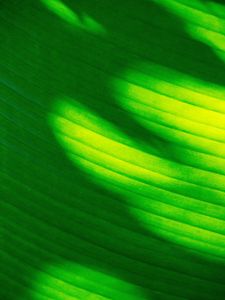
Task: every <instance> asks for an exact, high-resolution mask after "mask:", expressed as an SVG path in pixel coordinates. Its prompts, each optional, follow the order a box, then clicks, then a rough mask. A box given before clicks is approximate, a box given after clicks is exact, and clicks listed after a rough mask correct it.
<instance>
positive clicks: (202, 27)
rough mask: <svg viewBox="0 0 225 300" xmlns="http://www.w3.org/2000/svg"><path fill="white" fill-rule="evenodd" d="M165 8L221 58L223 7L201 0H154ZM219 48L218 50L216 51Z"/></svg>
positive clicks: (224, 36)
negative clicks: (180, 19)
mask: <svg viewBox="0 0 225 300" xmlns="http://www.w3.org/2000/svg"><path fill="white" fill-rule="evenodd" d="M155 2H157V3H158V4H160V5H162V6H164V7H165V8H166V9H167V10H169V11H170V12H172V13H174V14H175V15H177V16H179V17H180V18H182V19H183V20H184V21H185V26H186V30H187V31H188V33H189V34H190V35H191V36H192V37H193V38H194V39H197V40H199V41H201V42H203V43H205V44H207V45H208V46H210V47H211V48H212V50H213V51H214V52H215V53H216V54H217V55H218V56H219V57H220V58H222V59H224V55H223V54H221V53H220V51H221V50H222V51H225V20H224V15H223V14H221V12H220V13H219V11H222V12H224V11H225V9H224V7H222V6H221V5H219V6H218V4H215V3H207V2H205V3H204V2H203V1H198V0H195V1H191V2H190V1H184V0H183V1H177V0H165V1H164V0H155ZM218 50H220V51H218Z"/></svg>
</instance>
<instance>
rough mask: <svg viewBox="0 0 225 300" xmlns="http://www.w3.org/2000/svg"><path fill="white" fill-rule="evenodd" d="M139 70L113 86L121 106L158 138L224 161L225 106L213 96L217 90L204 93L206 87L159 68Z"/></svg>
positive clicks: (143, 66)
mask: <svg viewBox="0 0 225 300" xmlns="http://www.w3.org/2000/svg"><path fill="white" fill-rule="evenodd" d="M136 69H137V71H130V72H129V71H127V72H126V74H123V77H124V79H123V80H121V79H116V80H115V82H114V83H113V84H114V89H115V92H116V93H117V94H118V93H119V94H120V96H118V100H119V102H120V105H121V106H122V107H123V108H124V109H125V110H129V111H130V112H131V113H132V115H133V117H134V118H136V119H137V120H138V121H139V122H140V123H142V124H143V125H144V126H145V127H147V128H148V129H149V130H150V131H151V132H154V133H156V134H157V136H160V137H162V138H163V139H165V140H167V141H169V142H171V143H175V144H178V145H181V146H183V145H185V146H186V147H189V148H190V149H193V150H195V151H199V152H202V153H208V154H210V155H213V156H218V157H222V158H225V144H224V142H225V118H224V109H225V104H224V103H225V102H224V101H221V100H219V99H217V98H215V96H214V97H212V96H211V95H210V94H214V95H217V93H218V90H217V87H216V86H215V87H211V90H210V91H209V90H208V91H207V89H206V90H204V87H206V86H207V83H204V82H200V81H199V82H198V81H197V80H196V82H194V81H193V79H190V78H188V77H187V76H183V75H182V74H179V73H178V72H177V73H176V72H175V71H172V70H170V69H167V68H163V67H161V66H157V65H144V64H141V65H140V66H136ZM139 70H142V72H140V71H139ZM154 74H155V76H154ZM160 74H163V75H160ZM143 83H144V85H143ZM141 84H142V86H141ZM218 89H219V88H218ZM196 90H198V91H196ZM220 90H221V91H222V89H221V88H220ZM214 91H215V92H214ZM224 92H225V91H224ZM201 104H202V105H201ZM199 105H200V106H199ZM203 105H204V106H203ZM202 106H203V107H202ZM211 109H213V110H217V111H213V110H211Z"/></svg>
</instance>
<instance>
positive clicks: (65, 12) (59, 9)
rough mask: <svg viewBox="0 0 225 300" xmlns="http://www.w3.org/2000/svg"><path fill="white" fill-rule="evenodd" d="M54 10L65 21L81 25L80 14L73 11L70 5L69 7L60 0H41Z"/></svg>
mask: <svg viewBox="0 0 225 300" xmlns="http://www.w3.org/2000/svg"><path fill="white" fill-rule="evenodd" d="M41 1H42V2H43V3H44V4H45V5H46V6H47V7H48V8H49V9H50V10H51V11H52V12H54V13H55V14H56V15H58V16H59V17H60V18H61V19H63V20H64V21H66V22H68V23H70V24H72V25H76V26H80V20H79V17H78V15H77V14H76V13H75V12H74V11H72V10H71V9H70V8H69V7H67V6H66V5H65V4H64V3H63V2H62V1H60V0H41Z"/></svg>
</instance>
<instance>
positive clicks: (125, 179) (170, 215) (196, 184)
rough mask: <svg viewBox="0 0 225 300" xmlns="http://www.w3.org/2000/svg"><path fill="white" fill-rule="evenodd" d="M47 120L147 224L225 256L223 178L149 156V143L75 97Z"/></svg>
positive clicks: (78, 159) (75, 156)
mask: <svg viewBox="0 0 225 300" xmlns="http://www.w3.org/2000/svg"><path fill="white" fill-rule="evenodd" d="M126 105H127V107H128V109H129V106H128V103H127V104H126ZM132 109H133V108H132ZM132 109H131V112H132ZM136 110H138V109H137V108H136ZM49 121H50V124H51V126H52V127H53V129H54V132H55V134H56V137H57V139H58V140H59V142H60V143H61V145H62V146H63V148H64V149H65V151H66V153H67V155H68V156H69V157H70V159H71V160H72V161H73V162H74V163H75V164H76V165H77V166H79V167H80V168H81V169H83V170H84V171H86V172H87V173H89V174H90V176H91V177H90V178H91V179H92V180H94V181H95V182H98V183H99V184H101V185H103V186H105V188H107V189H110V190H112V191H114V192H116V193H118V194H119V195H122V196H123V198H124V199H125V200H126V201H127V204H128V209H129V210H130V212H131V213H132V214H133V215H134V216H135V217H136V218H137V219H138V220H139V221H140V222H141V224H142V225H143V226H145V227H146V228H148V229H149V230H150V231H153V232H155V233H157V234H160V235H162V236H163V237H165V238H168V239H171V240H172V241H174V242H176V243H179V244H182V245H184V246H185V247H188V248H192V249H195V250H198V251H200V252H201V253H206V254H211V255H216V256H220V257H222V258H225V250H224V249H225V236H224V234H225V220H224V219H225V218H224V216H225V207H224V196H225V193H224V191H225V177H224V176H222V175H219V174H216V173H211V172H208V171H204V170H200V169H197V168H195V167H192V166H185V165H183V164H179V163H175V162H174V161H170V160H167V159H163V158H160V157H158V156H155V155H150V154H149V153H147V151H146V149H147V146H146V148H145V147H144V146H143V147H142V148H140V146H138V144H136V143H134V142H132V141H131V139H130V138H128V137H126V136H125V135H124V134H122V133H121V132H120V131H119V130H118V129H117V128H115V127H114V126H112V125H111V124H110V123H109V122H107V121H105V120H103V119H101V118H100V117H98V116H97V115H95V114H94V113H93V112H91V111H89V110H87V109H86V108H85V107H83V106H82V105H80V104H79V103H78V102H76V101H72V100H71V99H66V98H65V99H64V100H62V101H58V102H56V105H55V107H54V109H53V113H52V114H51V115H50V117H49ZM157 132H158V133H160V132H159V130H158V131H157ZM164 132H165V135H167V132H166V130H165V129H164ZM161 133H162V135H163V130H162V132H161ZM173 135H174V136H175V138H176V139H177V137H176V134H174V133H173ZM179 138H180V139H181V141H182V142H183V143H184V144H185V143H187V141H186V140H185V139H183V140H182V136H180V137H179ZM193 138H194V137H193ZM189 139H190V140H191V139H192V135H190V137H189ZM199 147H200V144H199ZM219 190H221V191H219ZM187 240H188V241H189V242H188V244H187Z"/></svg>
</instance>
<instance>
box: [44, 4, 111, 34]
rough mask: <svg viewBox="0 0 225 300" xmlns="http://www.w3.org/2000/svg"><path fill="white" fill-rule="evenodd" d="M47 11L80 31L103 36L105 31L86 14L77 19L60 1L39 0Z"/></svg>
mask: <svg viewBox="0 0 225 300" xmlns="http://www.w3.org/2000/svg"><path fill="white" fill-rule="evenodd" d="M41 1H42V2H43V4H45V5H46V6H47V7H48V9H50V10H51V11H52V12H54V13H55V14H56V15H57V16H58V17H60V18H61V19H62V20H64V21H66V22H67V23H69V24H71V25H73V26H75V27H77V28H80V29H82V30H86V31H90V32H93V33H98V34H105V33H106V32H105V29H104V28H103V27H102V26H101V25H100V24H99V23H98V22H96V21H95V20H94V19H92V18H91V17H89V16H88V15H86V14H83V16H82V17H79V16H78V15H77V14H76V13H75V12H74V11H73V10H72V9H70V8H69V7H68V6H66V5H65V4H64V3H63V1H60V0H41Z"/></svg>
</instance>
